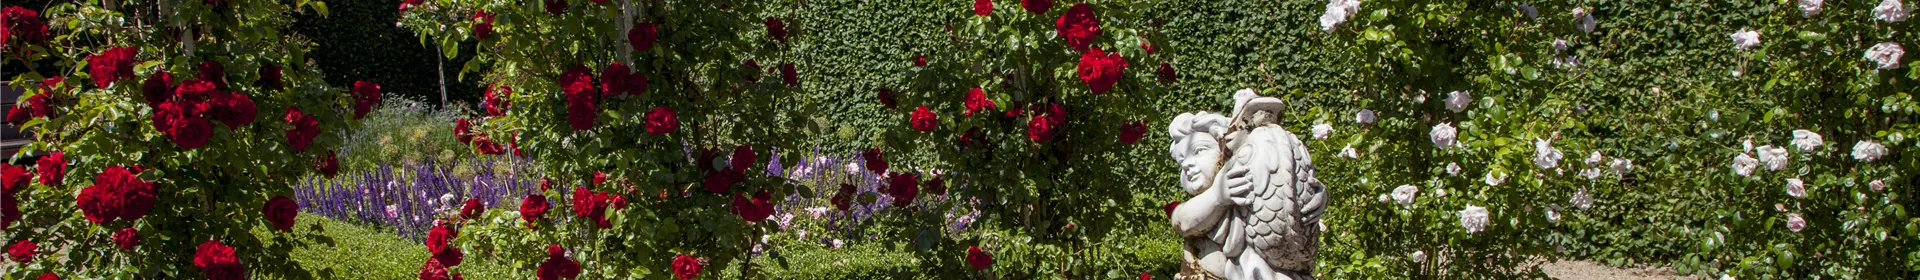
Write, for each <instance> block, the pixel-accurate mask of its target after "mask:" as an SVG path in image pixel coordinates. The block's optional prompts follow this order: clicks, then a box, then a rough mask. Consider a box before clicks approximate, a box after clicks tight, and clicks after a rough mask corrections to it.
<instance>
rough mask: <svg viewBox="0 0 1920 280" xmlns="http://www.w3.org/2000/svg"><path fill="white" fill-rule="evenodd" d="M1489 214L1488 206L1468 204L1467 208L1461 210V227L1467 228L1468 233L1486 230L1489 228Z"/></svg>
mask: <svg viewBox="0 0 1920 280" xmlns="http://www.w3.org/2000/svg"><path fill="white" fill-rule="evenodd" d="M1487 216H1488V214H1487V208H1486V207H1480V206H1473V204H1467V209H1466V210H1460V227H1463V228H1466V229H1467V233H1468V234H1472V233H1475V232H1480V231H1484V230H1486V229H1487V220H1488V219H1489V218H1488V217H1487Z"/></svg>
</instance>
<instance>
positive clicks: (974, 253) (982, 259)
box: [967, 246, 993, 270]
mask: <svg viewBox="0 0 1920 280" xmlns="http://www.w3.org/2000/svg"><path fill="white" fill-rule="evenodd" d="M967 266H969V267H973V270H982V269H987V268H988V267H992V266H993V255H988V254H987V252H986V251H981V250H980V246H967Z"/></svg>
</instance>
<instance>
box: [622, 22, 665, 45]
mask: <svg viewBox="0 0 1920 280" xmlns="http://www.w3.org/2000/svg"><path fill="white" fill-rule="evenodd" d="M659 35H660V27H658V26H654V25H653V23H648V22H642V23H640V24H635V25H633V29H632V30H627V45H631V46H633V51H636V52H644V51H647V49H650V48H653V42H654V40H655V39H657V38H656V36H659Z"/></svg>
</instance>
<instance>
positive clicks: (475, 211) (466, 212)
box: [460, 198, 487, 220]
mask: <svg viewBox="0 0 1920 280" xmlns="http://www.w3.org/2000/svg"><path fill="white" fill-rule="evenodd" d="M484 211H487V205H486V204H483V203H482V202H480V199H478V198H468V199H467V203H466V204H465V205H461V206H460V217H461V218H466V219H469V220H471V219H475V218H480V213H481V212H484Z"/></svg>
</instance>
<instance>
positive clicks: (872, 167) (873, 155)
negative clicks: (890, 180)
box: [860, 149, 887, 174]
mask: <svg viewBox="0 0 1920 280" xmlns="http://www.w3.org/2000/svg"><path fill="white" fill-rule="evenodd" d="M860 158H861V159H864V160H866V161H867V171H873V174H885V173H887V158H886V157H884V156H883V155H881V154H880V149H871V150H867V152H865V153H860Z"/></svg>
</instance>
